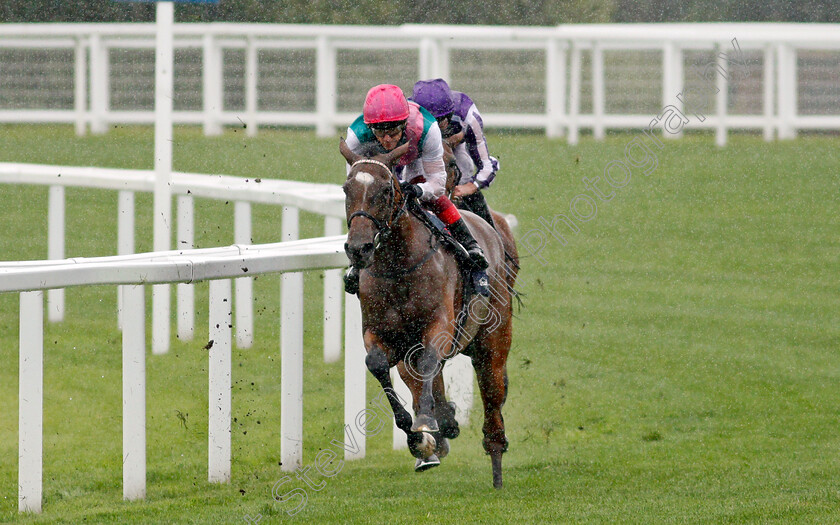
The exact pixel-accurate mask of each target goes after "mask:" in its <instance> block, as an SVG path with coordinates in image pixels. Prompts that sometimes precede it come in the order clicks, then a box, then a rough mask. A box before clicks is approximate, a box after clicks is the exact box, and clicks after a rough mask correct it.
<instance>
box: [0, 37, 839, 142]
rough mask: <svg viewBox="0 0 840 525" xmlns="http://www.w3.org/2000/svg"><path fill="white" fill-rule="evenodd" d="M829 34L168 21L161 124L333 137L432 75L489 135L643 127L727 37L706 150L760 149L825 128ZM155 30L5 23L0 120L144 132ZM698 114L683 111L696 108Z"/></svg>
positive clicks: (832, 104) (831, 71)
mask: <svg viewBox="0 0 840 525" xmlns="http://www.w3.org/2000/svg"><path fill="white" fill-rule="evenodd" d="M838 29H840V27H838V26H837V25H832V24H789V23H784V24H782V23H778V24H776V23H753V24H743V23H715V24H706V23H703V24H623V25H618V24H616V25H610V24H606V25H586V24H583V25H565V26H557V27H503V26H499V27H481V26H472V27H462V26H426V25H404V26H399V27H367V26H306V25H268V24H233V23H212V24H176V25H175V29H174V31H175V47H176V52H175V75H174V81H175V99H174V108H175V115H174V119H175V122H176V123H182V124H201V125H203V126H204V130H205V132H206V133H208V134H217V133H219V132H220V131H221V127H222V126H224V125H239V126H241V125H243V124H245V125H247V128H248V132H249V133H252V134H253V133H257V130H258V128H259V126H301V125H302V126H314V127H315V128H316V130H317V132H318V134H319V135H322V136H326V135H331V134H334V133H335V131H336V128H337V127H339V126H345V125H347V124H348V123H349V122H350V121H351V120H352V118H354V117H355V115H356V114H357V113H358V112H359V109H360V106H361V102H362V100H363V98H364V94H365V92H366V90H367V89H368V88H369V87H370V86H371V85H373V84H376V83H380V82H390V83H395V84H398V85H399V86H400V87H402V88H403V90H405V91H406V92H409V93H410V91H411V86H412V85H413V83H414V82H415V81H416V80H417V79H418V78H428V77H437V76H440V77H443V78H446V79H447V80H449V81H450V82H451V84H452V85H453V87H454V88H455V89H458V90H461V91H465V92H467V93H469V94H470V95H471V96H472V97H473V98H474V100H476V101H477V102H478V104H479V107H480V109H481V111H482V114H483V115H484V117H485V122H486V124H487V125H488V126H489V127H506V128H536V129H544V130H545V131H546V133H547V134H548V135H549V136H562V135H565V136H567V138H568V140H569V141H570V142H572V143H575V142H577V140H578V137H579V133H580V131H581V130H582V129H589V130H592V132H593V134H594V135H595V137H596V138H601V137H603V136H604V133H605V130H606V129H627V128H643V127H645V126H647V124H648V123H649V122H650V120H651V118H652V117H653V116H655V115H656V114H658V113H659V111H660V110H661V109H662V108H663V107H664V106H667V105H669V104H670V105H675V106H676V107H678V108H683V109H688V110H690V109H691V108H684V105H683V104H682V102H680V101H679V100H677V98H676V97H677V95H678V94H679V93H681V92H683V90H684V89H690V88H692V86H695V87H696V85H697V84H698V82H700V81H701V80H700V79H699V76H698V75H697V74H695V72H696V70H697V69H698V68H699V67H702V66H703V65H704V64H707V63H709V62H713V61H714V60H715V59H716V56H717V55H718V53H720V52H727V51H728V50H729V49H730V48H731V43H732V41H733V39H736V40H737V42H738V43H739V45H740V48H741V50H742V51H743V57H744V59H745V61H746V63H745V65H744V68H745V71H744V72H745V73H746V74H744V75H738V76H737V77H733V78H730V79H729V80H728V81H725V82H723V83H722V85H721V86H720V87H722V88H723V89H722V91H723V92H724V94H723V96H715V95H705V97H706V99H705V100H703V101H702V103H703V104H704V107H706V108H709V110H710V111H709V113H710V114H709V116H708V118H707V119H705V121H703V122H700V121H693V122H690V123H689V124H688V128H703V129H713V130H715V131H716V137H717V142H718V144H723V143H725V141H726V134H727V133H728V132H729V131H730V130H732V129H752V130H760V131H762V132H763V133H764V137H765V139H767V140H772V139H773V138H775V137H778V138H792V137H794V136H795V135H796V131H797V130H800V129H816V130H834V131H836V130H840V85H838V82H837V78H840V30H838ZM154 32H155V27H154V24H7V25H4V26H3V28H2V31H0V79H2V82H0V122H65V123H75V125H76V129H77V131H78V132H79V133H85V132H86V130H87V128H88V126H89V127H90V129H91V130H92V131H93V132H94V133H103V132H105V131H106V130H107V129H108V126H110V125H112V124H118V123H147V124H150V123H152V122H153V120H154V114H153V107H152V106H153V103H154V51H153V49H154V42H155V40H154ZM696 102H697V103H700V100H699V99H698V100H697V101H696Z"/></svg>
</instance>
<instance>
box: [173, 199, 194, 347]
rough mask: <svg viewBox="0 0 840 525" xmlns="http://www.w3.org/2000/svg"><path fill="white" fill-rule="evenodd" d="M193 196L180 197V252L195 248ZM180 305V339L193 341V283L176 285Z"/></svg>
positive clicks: (178, 328)
mask: <svg viewBox="0 0 840 525" xmlns="http://www.w3.org/2000/svg"><path fill="white" fill-rule="evenodd" d="M194 216H195V213H194V204H193V198H192V195H179V196H178V232H177V237H176V238H177V242H178V249H179V250H192V249H193V248H194V247H195V220H194ZM176 292H177V303H178V323H177V324H178V326H177V330H178V332H177V334H178V339H180V340H181V341H192V339H193V336H194V333H195V286H194V285H193V284H192V283H178V284H177V285H176Z"/></svg>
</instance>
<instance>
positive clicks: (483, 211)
mask: <svg viewBox="0 0 840 525" xmlns="http://www.w3.org/2000/svg"><path fill="white" fill-rule="evenodd" d="M461 202H462V203H463V204H464V206H465V207H466V209H468V210H470V211H471V212H473V213H475V214H476V215H478V216H479V217H481V218H482V219H484V220H485V221H487V224H489V225H490V226H492V227H493V229H494V230H495V229H496V224H495V223H494V222H493V216H492V215H490V208H489V207H488V206H487V200H486V199H485V198H484V195H483V194H482V193H481V192H480V191H477V192H475V193H473V194H472V195H467V196H466V197H461Z"/></svg>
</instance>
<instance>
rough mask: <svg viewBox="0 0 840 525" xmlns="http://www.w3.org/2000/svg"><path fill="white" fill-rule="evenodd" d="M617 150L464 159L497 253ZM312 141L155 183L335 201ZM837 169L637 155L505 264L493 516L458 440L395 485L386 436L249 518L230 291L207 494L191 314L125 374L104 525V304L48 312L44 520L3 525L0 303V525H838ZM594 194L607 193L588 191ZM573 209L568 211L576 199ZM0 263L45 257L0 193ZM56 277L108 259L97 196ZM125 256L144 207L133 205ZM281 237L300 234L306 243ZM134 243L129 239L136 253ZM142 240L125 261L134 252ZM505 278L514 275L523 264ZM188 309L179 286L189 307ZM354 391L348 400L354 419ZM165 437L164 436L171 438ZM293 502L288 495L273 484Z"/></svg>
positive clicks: (11, 339)
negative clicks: (134, 442) (493, 167)
mask: <svg viewBox="0 0 840 525" xmlns="http://www.w3.org/2000/svg"><path fill="white" fill-rule="evenodd" d="M632 137H633V135H630V134H618V135H613V136H611V137H610V138H608V139H607V140H606V141H604V142H594V141H591V140H588V139H585V140H583V141H582V143H581V144H580V145H579V146H577V147H570V146H568V145H566V143H565V142H564V141H554V140H549V139H546V138H544V137H542V136H538V135H526V134H511V135H491V136H490V138H489V140H490V144H491V147H492V150H493V152H494V154H497V155H498V156H499V157H500V158H501V160H502V166H503V171H502V172H501V173H500V174H499V177H498V178H497V182H496V183H495V184H494V186H493V187H492V188H491V190H489V191H488V192H487V196H488V200H489V201H490V204H491V206H494V207H495V208H498V209H502V210H504V211H506V212H510V213H514V214H516V216H517V217H518V219H519V224H520V225H519V230H518V235H519V237H520V238H521V237H522V236H524V235H525V234H526V232H528V231H530V230H532V229H534V228H538V227H539V225H540V223H539V218H540V217H543V218H545V219H547V220H549V221H550V220H551V218H552V217H553V216H554V215H556V214H559V213H567V212H568V210H569V204H570V202H571V201H572V199H573V198H574V197H575V196H576V195H578V194H581V193H584V192H585V186H584V184H583V182H582V180H581V179H582V178H583V177H588V178H590V179H593V178H594V177H596V176H599V175H601V176H602V174H603V169H604V166H605V165H606V164H607V162H609V161H610V160H611V159H617V158H621V157H623V152H624V147H625V145H626V144H627V143H628V142H629V141H630V140H631V139H632ZM336 146H337V140H336V139H317V138H315V137H314V136H313V135H312V134H311V133H309V132H305V131H261V132H260V135H259V137H257V138H247V137H245V136H244V133H242V131H241V130H237V131H234V130H233V129H228V130H227V131H226V133H225V135H224V136H222V137H217V138H205V137H203V136H202V135H201V133H200V130H198V129H194V128H190V129H178V130H176V134H175V148H174V151H175V159H174V166H175V169H177V170H183V171H193V172H203V173H224V174H230V175H238V176H243V177H256V176H260V177H263V178H288V179H300V180H308V181H318V182H339V181H340V180H341V179H342V173H343V167H342V159H341V157H340V156H339V155H338V152H337V147H336ZM838 146H840V142H838V139H837V138H835V137H818V136H809V137H802V138H800V139H797V140H796V141H790V142H776V143H769V144H768V143H765V142H763V141H762V140H761V139H760V138H758V137H754V136H745V135H741V136H735V137H733V138H732V139H731V141H730V145H729V146H728V147H726V148H724V149H718V148H716V147H715V146H714V145H713V139H712V138H711V137H710V136H707V135H688V136H687V137H685V138H683V139H682V140H678V141H669V142H666V143H665V145H664V148H663V149H662V150H658V152H657V154H658V160H659V167H658V168H657V169H656V171H655V172H653V173H652V174H651V175H650V176H643V175H641V174H640V173H638V172H637V171H634V172H633V177H632V178H631V180H630V182H629V184H627V185H626V186H625V187H623V188H619V189H615V190H614V192H615V196H614V197H613V198H612V200H610V201H609V202H601V201H597V204H598V211H597V215H596V216H595V217H594V218H593V219H592V220H590V221H588V222H585V223H584V222H581V223H579V226H580V232H579V233H577V234H574V233H567V234H566V239H567V241H568V244H567V245H566V246H562V245H561V244H560V243H559V242H557V241H554V240H549V241H548V244H547V246H546V249H545V250H544V252H543V253H542V257H544V259H545V261H546V264H545V265H543V264H541V263H540V262H539V261H537V260H536V259H535V258H534V257H523V265H522V266H523V268H522V273H521V280H520V284H519V288H520V289H521V290H522V292H524V293H525V294H526V296H525V303H526V307H525V308H524V309H523V310H522V311H521V312H520V314H519V315H518V318H517V320H516V322H515V334H514V342H513V348H512V351H511V355H510V359H509V373H510V395H509V397H508V402H507V405H506V407H505V411H504V414H505V422H506V425H507V432H508V437H509V439H510V442H511V444H510V451H509V452H508V453H507V454H506V455H505V458H504V462H505V488H504V489H503V490H501V491H494V490H493V489H492V487H491V482H490V462H489V459H488V458H487V457H486V456H485V455H484V454H483V451H482V448H481V444H480V438H481V429H480V421H479V419H478V416H479V412H480V409H479V406H480V401H477V403H476V407H475V411H474V416H473V421H472V424H471V425H470V426H468V427H466V428H464V429H463V431H462V434H461V437H459V438H458V439H457V440H455V441H453V443H452V453H451V455H450V456H449V457H448V458H446V459H445V460H444V463H443V465H442V466H441V467H440V468H437V469H434V470H432V471H429V472H427V473H423V474H415V473H414V472H413V470H412V467H413V459H412V458H411V457H410V456H409V455H408V453H407V452H405V451H399V452H395V451H392V450H391V449H390V441H391V438H390V431H389V432H385V433H383V434H381V435H378V436H375V437H372V438H370V439H369V440H368V452H367V455H368V457H367V458H366V459H365V460H363V461H356V462H350V463H346V464H345V465H344V466H343V469H342V470H341V472H340V473H339V474H338V475H336V476H335V477H333V478H328V479H326V480H325V481H326V486H325V487H324V488H323V489H322V490H320V491H315V490H312V489H307V490H306V492H307V495H308V501H307V504H306V506H305V508H304V509H303V510H302V511H301V512H300V513H298V514H297V515H295V516H294V517H290V516H288V515H287V514H286V512H285V511H286V510H287V509H289V508H290V507H291V505H290V504H289V503H285V504H282V503H278V504H276V505H273V501H272V499H271V489H272V486H273V485H274V484H275V482H277V481H278V480H280V479H281V478H282V477H283V476H285V475H287V473H285V472H283V471H281V470H280V467H279V466H278V461H279V452H280V451H279V429H280V423H279V417H280V416H279V413H280V411H279V378H280V367H279V343H278V341H279V335H278V334H279V321H278V314H277V309H278V303H279V291H278V290H279V284H278V279H277V278H276V277H273V276H271V277H269V276H266V277H261V278H259V279H258V280H257V282H256V283H255V294H256V302H257V306H256V308H257V310H256V311H257V312H258V318H257V324H256V332H257V342H256V345H255V346H254V348H252V349H248V350H239V349H234V356H233V357H234V376H233V383H234V386H233V410H234V417H235V418H236V422H235V423H234V425H233V430H234V432H233V480H232V482H231V483H230V484H224V485H215V484H210V483H208V482H207V481H206V478H207V466H206V462H207V435H206V426H207V408H206V407H207V375H206V359H207V355H206V351H205V350H203V348H202V347H203V346H204V343H205V342H206V341H204V339H205V338H206V332H204V330H205V329H204V328H203V327H205V326H206V323H207V321H206V312H205V313H203V314H199V319H198V320H197V326H198V327H199V330H198V335H197V337H196V339H195V340H194V341H191V342H179V341H176V342H174V344H173V348H172V350H171V351H170V353H169V354H168V355H163V356H153V355H149V356H148V358H147V375H148V386H147V390H148V391H147V400H148V401H147V404H148V408H147V423H148V431H147V436H148V489H147V494H148V495H147V499H146V500H145V501H143V502H132V503H128V502H124V501H122V488H121V482H122V474H121V446H122V445H121V444H122V440H121V417H122V416H121V384H120V381H121V380H120V367H121V357H120V340H121V335H120V333H119V332H118V331H117V329H116V319H115V313H114V312H115V295H116V293H115V291H114V290H113V289H112V288H110V287H95V288H88V289H72V290H68V291H67V316H66V317H67V320H66V321H64V322H63V323H60V324H55V325H49V326H48V327H47V334H46V337H45V361H46V370H45V394H44V397H45V408H46V414H45V418H44V440H45V441H44V512H43V514H42V515H40V516H19V515H18V514H17V459H16V448H17V417H18V413H17V391H18V379H17V369H18V368H17V365H18V357H17V337H18V328H17V323H18V316H17V309H18V307H17V300H18V299H17V296H16V295H15V294H6V295H3V296H0V328H2V329H0V362H2V363H3V366H2V367H0V521H13V522H20V523H30V522H32V523H81V522H86V523H223V522H224V523H244V517H245V516H246V515H250V516H256V515H257V514H261V515H262V516H263V521H262V523H281V522H287V521H289V522H294V521H297V522H300V523H347V522H354V523H412V524H415V523H440V522H445V523H460V522H464V523H550V522H561V523H573V522H574V523H615V522H622V523H627V522H629V523H698V522H699V523H832V522H840V510H838V509H840V454H838V450H840V408H838V404H837V396H836V391H837V385H838V381H840V358H838V356H837V350H838V348H840V280H838V277H837V275H838V262H840V243H838V240H837V232H838V231H840V204H838V198H837V196H838V190H840V154H839V153H838V151H840V148H838ZM152 150H153V137H152V130H151V128H118V129H114V130H112V131H110V132H109V134H108V135H105V136H101V137H83V138H77V137H75V136H74V135H73V133H72V129H71V128H70V127H51V126H3V127H0V161H17V162H39V163H56V164H70V165H95V166H114V167H131V168H151V165H152ZM598 186H599V188H602V189H604V190H605V189H606V186H605V185H604V182H603V181H601V182H600V183H598ZM589 194H590V195H592V192H589ZM0 195H2V198H0V202H2V207H0V214H2V217H3V222H4V225H5V231H4V232H3V234H2V235H0V246H2V253H3V258H4V259H9V260H13V259H23V258H43V257H44V256H45V254H46V220H45V211H46V189H44V188H40V187H5V186H4V187H3V188H2V194H0ZM67 202H68V209H67V220H68V225H69V226H68V231H69V234H68V239H67V255H68V256H81V255H107V254H112V253H113V252H114V251H115V247H116V223H115V220H114V217H115V215H116V196H115V195H114V194H113V193H111V192H103V191H92V190H79V189H69V190H68V191H67ZM254 212H255V218H254V242H257V243H261V242H272V241H276V240H277V239H278V237H279V220H280V219H279V217H280V213H279V211H278V210H276V209H273V208H270V207H263V206H255V207H254ZM137 214H138V218H137V220H138V229H139V231H150V228H151V221H150V220H149V218H150V216H151V199H150V197H149V196H142V197H139V198H138V205H137ZM232 214H233V210H232V205H226V204H224V203H221V202H213V201H205V200H200V201H199V203H198V206H197V217H196V228H197V244H198V245H199V246H204V247H206V246H214V245H226V244H230V243H232V241H233V237H232V236H233V233H232ZM301 224H302V226H303V228H302V230H303V231H302V235H304V236H314V235H318V234H320V231H321V228H322V223H321V220H320V219H319V218H317V217H315V216H310V215H308V214H304V216H303V217H302V218H301ZM149 237H150V236H149ZM150 246H151V239H150V238H145V239H138V249H140V250H148V249H149V248H150ZM523 255H528V254H527V252H526V251H523ZM320 283H321V279H320V276H319V275H318V274H317V273H314V272H313V273H311V274H308V275H307V277H306V284H305V286H306V289H307V294H309V295H307V297H308V300H307V301H306V302H305V305H306V306H305V308H306V311H305V318H306V319H307V321H308V322H307V332H306V335H305V361H306V362H305V371H306V372H305V374H306V376H305V378H304V410H305V428H304V464H305V465H312V462H313V460H314V458H315V455H316V454H317V453H318V451H319V450H320V449H323V448H327V447H330V441H331V440H332V439H334V438H340V437H341V435H342V429H341V426H342V419H343V408H342V393H343V366H342V364H340V363H338V364H329V365H327V364H324V363H323V361H322V359H321V347H320V341H321V336H322V334H321V323H320V322H319V321H318V319H319V318H320V308H321V306H320V301H321V300H320V297H321V295H320V294H321V284H320ZM206 292H207V286H206V283H205V284H200V285H198V296H199V299H198V301H199V302H198V304H204V303H203V301H204V297H206ZM375 392H376V389H375V385H374V384H373V380H372V379H370V378H369V381H368V395H369V398H370V396H372V395H373V394H374V393H375ZM177 411H180V412H181V413H183V414H188V416H187V425H186V427H185V426H184V425H183V424H182V423H181V421H180V420H179V419H178V417H177ZM284 487H287V488H289V489H291V488H292V487H299V488H305V487H306V486H305V485H304V484H303V482H302V481H299V480H297V479H296V478H294V477H293V478H292V480H291V482H290V483H288V484H287V485H285V486H284Z"/></svg>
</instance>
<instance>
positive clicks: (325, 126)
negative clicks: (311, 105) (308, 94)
mask: <svg viewBox="0 0 840 525" xmlns="http://www.w3.org/2000/svg"><path fill="white" fill-rule="evenodd" d="M317 53H318V55H317V70H316V77H317V78H316V84H317V87H316V94H315V96H316V98H315V104H316V112H317V119H318V121H317V125H316V128H315V133H316V134H317V135H318V136H319V137H331V136H332V135H334V134H335V122H334V119H335V112H336V100H337V99H338V96H337V89H336V66H335V60H336V53H335V48H334V47H333V45H332V43H330V41H329V39H328V38H327V37H326V36H323V35H322V36H320V37H318V51H317Z"/></svg>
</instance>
